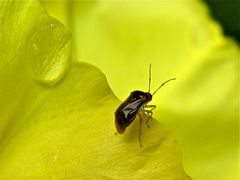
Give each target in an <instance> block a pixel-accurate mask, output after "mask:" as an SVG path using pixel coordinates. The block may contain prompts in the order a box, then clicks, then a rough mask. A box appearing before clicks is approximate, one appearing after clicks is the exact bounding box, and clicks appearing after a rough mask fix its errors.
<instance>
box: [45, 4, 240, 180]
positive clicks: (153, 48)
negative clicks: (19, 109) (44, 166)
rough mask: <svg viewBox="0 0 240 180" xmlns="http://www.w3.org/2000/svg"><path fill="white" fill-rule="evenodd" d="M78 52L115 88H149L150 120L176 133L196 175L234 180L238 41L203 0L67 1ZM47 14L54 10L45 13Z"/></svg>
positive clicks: (124, 91) (123, 91) (120, 91)
mask: <svg viewBox="0 0 240 180" xmlns="http://www.w3.org/2000/svg"><path fill="white" fill-rule="evenodd" d="M67 8H68V9H67V10H69V9H70V10H71V13H70V17H71V18H69V20H70V22H69V24H71V25H70V26H69V28H70V29H71V30H72V32H73V36H74V45H75V54H76V56H77V57H78V58H77V60H79V61H87V62H90V63H92V64H94V65H96V66H97V67H99V68H100V69H101V70H102V71H103V72H104V73H105V74H106V76H107V80H108V82H109V84H110V87H111V88H112V90H113V91H114V93H115V94H116V95H117V96H118V97H119V98H120V99H121V100H124V99H126V97H127V96H128V95H129V92H131V91H133V90H136V89H139V90H145V91H147V89H148V66H149V64H150V63H152V91H153V90H155V89H156V88H157V87H158V86H159V85H160V84H161V83H162V82H163V81H165V80H167V79H169V78H173V77H176V78H177V80H176V81H174V82H171V83H169V84H167V85H166V87H164V88H163V89H161V90H160V91H159V92H158V93H157V94H156V95H155V97H154V98H153V101H152V104H156V105H157V108H156V109H155V110H154V115H153V116H154V117H155V118H156V119H158V120H160V121H161V122H162V123H164V124H166V125H167V126H168V127H171V129H172V130H173V131H174V133H175V134H176V136H177V139H178V140H179V142H180V144H181V147H182V152H183V160H184V161H183V162H184V165H185V167H186V170H187V172H189V174H190V175H191V176H192V177H193V178H194V179H199V180H200V179H205V180H208V179H209V180H212V179H218V180H225V179H238V178H237V177H238V176H239V175H238V171H239V169H238V164H239V162H238V159H239V158H238V156H239V155H238V154H239V152H238V144H239V137H238V132H239V122H238V119H239V113H238V112H239V101H238V100H239V86H238V82H239V69H238V67H239V60H240V59H239V57H240V54H239V46H238V45H237V44H236V43H235V42H234V40H232V39H228V38H226V37H224V36H223V35H222V28H221V27H220V26H219V24H217V23H216V22H215V21H213V20H212V19H211V18H210V16H209V12H208V9H207V7H206V5H205V4H204V3H202V2H200V1H171V2H167V1H154V2H153V1H117V2H112V1H111V2H109V1H91V2H89V1H81V2H71V3H69V4H68V7H67ZM49 12H50V13H51V12H52V11H51V9H50V10H49Z"/></svg>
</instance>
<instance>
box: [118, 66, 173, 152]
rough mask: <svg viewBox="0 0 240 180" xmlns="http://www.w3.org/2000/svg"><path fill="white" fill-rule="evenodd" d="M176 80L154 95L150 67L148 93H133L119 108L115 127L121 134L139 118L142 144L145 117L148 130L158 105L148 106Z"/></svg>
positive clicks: (139, 138) (139, 137)
mask: <svg viewBox="0 0 240 180" xmlns="http://www.w3.org/2000/svg"><path fill="white" fill-rule="evenodd" d="M175 79H176V78H172V79H169V80H167V81H165V82H164V83H162V84H161V85H160V86H159V87H158V88H157V89H156V90H155V91H154V92H153V93H152V94H151V93H150V88H151V64H150V66H149V79H148V92H143V91H139V90H137V91H133V92H131V93H130V96H129V97H128V98H127V99H126V100H125V101H124V102H123V103H122V104H121V105H120V106H119V107H118V108H117V110H116V111H115V126H116V129H117V132H118V133H119V134H123V133H124V131H125V130H126V128H127V127H128V126H129V125H130V124H131V123H132V122H133V121H134V120H135V119H136V117H137V116H139V119H140V120H139V136H138V140H139V144H140V146H141V147H142V143H141V126H142V121H143V119H144V117H143V116H145V117H147V120H146V121H145V123H146V125H147V127H148V128H150V126H149V125H148V121H149V120H150V119H151V118H152V114H153V112H152V111H153V109H155V108H156V105H148V103H149V102H150V101H151V100H152V97H153V95H154V94H156V92H157V91H158V90H159V89H160V88H161V87H162V86H163V85H164V84H166V83H167V82H169V81H172V80H175Z"/></svg>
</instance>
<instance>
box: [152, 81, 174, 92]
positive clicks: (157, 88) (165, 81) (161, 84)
mask: <svg viewBox="0 0 240 180" xmlns="http://www.w3.org/2000/svg"><path fill="white" fill-rule="evenodd" d="M172 80H176V78H172V79H169V80H167V81H165V82H164V83H162V84H161V85H160V86H159V87H158V88H157V90H156V91H154V93H152V96H153V95H154V94H155V93H156V92H157V91H158V90H159V89H160V88H161V87H163V85H164V84H166V83H168V82H169V81H172Z"/></svg>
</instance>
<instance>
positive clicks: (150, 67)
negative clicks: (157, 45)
mask: <svg viewBox="0 0 240 180" xmlns="http://www.w3.org/2000/svg"><path fill="white" fill-rule="evenodd" d="M151 80H152V64H150V65H149V76H148V92H149V93H150V88H151Z"/></svg>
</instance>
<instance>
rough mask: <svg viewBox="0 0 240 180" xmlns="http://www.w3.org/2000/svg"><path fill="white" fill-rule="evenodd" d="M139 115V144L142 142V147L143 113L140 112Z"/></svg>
mask: <svg viewBox="0 0 240 180" xmlns="http://www.w3.org/2000/svg"><path fill="white" fill-rule="evenodd" d="M138 115H139V117H140V118H139V132H138V133H139V134H138V141H139V144H140V147H142V143H141V133H142V115H141V114H140V113H138Z"/></svg>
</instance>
